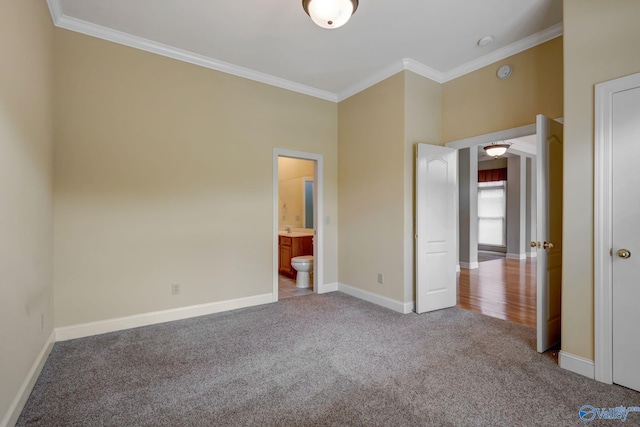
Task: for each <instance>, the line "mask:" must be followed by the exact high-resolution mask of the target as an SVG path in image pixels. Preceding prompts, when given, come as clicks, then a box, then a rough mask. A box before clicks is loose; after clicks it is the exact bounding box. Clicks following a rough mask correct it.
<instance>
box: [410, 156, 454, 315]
mask: <svg viewBox="0 0 640 427" xmlns="http://www.w3.org/2000/svg"><path fill="white" fill-rule="evenodd" d="M457 200H458V152H457V150H455V149H452V148H448V147H440V146H435V145H428V144H418V155H417V158H416V313H425V312H428V311H433V310H439V309H442V308H447V307H452V306H454V305H456V262H457V253H456V249H457V244H456V239H457V234H458V233H457V208H458V203H457Z"/></svg>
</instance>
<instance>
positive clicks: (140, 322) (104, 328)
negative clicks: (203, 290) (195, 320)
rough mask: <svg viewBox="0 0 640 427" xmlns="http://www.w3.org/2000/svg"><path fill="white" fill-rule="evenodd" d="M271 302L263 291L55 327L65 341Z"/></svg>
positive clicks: (60, 338) (60, 337)
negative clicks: (243, 296) (187, 305)
mask: <svg viewBox="0 0 640 427" xmlns="http://www.w3.org/2000/svg"><path fill="white" fill-rule="evenodd" d="M272 302H273V295H272V294H263V295H256V296H252V297H246V298H238V299H234V300H228V301H220V302H213V303H209V304H200V305H192V306H189V307H180V308H174V309H170V310H163V311H155V312H151V313H143V314H136V315H134V316H127V317H120V318H116V319H108V320H102V321H98V322H91V323H83V324H80V325H72V326H65V327H62V328H56V331H55V333H56V341H66V340H71V339H76V338H83V337H88V336H92V335H99V334H105V333H107V332H115V331H121V330H124V329H131V328H138V327H140V326H149V325H155V324H157V323H164V322H171V321H174V320H182V319H189V318H191V317H197V316H205V315H207V314H213V313H220V312H223V311H229V310H236V309H238V308H245V307H252V306H255V305H262V304H269V303H272Z"/></svg>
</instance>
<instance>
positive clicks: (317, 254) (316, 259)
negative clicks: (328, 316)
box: [272, 148, 324, 302]
mask: <svg viewBox="0 0 640 427" xmlns="http://www.w3.org/2000/svg"><path fill="white" fill-rule="evenodd" d="M278 157H290V158H294V159H301V160H312V161H314V162H315V167H314V168H313V169H314V176H313V178H314V181H315V185H314V190H315V191H314V195H313V198H314V200H313V204H314V207H313V208H314V210H315V218H316V220H315V229H316V233H315V237H314V239H313V242H314V243H313V292H315V293H318V291H319V289H320V287H321V286H322V284H324V276H323V266H324V255H323V252H324V221H322V220H321V218H324V166H323V156H322V154H315V153H305V152H303V151H294V150H287V149H284V148H274V149H273V268H272V270H273V291H272V295H273V298H272V301H273V302H276V301H278V267H279V266H278V215H279V209H278Z"/></svg>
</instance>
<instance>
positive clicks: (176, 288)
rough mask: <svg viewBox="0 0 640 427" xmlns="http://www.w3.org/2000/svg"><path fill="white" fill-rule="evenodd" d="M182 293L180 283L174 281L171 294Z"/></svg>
mask: <svg viewBox="0 0 640 427" xmlns="http://www.w3.org/2000/svg"><path fill="white" fill-rule="evenodd" d="M179 294H180V283H174V284H173V285H171V295H179Z"/></svg>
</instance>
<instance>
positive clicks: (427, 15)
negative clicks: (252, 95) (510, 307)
mask: <svg viewBox="0 0 640 427" xmlns="http://www.w3.org/2000/svg"><path fill="white" fill-rule="evenodd" d="M48 3H49V8H50V10H51V13H52V17H53V19H54V22H55V23H56V25H57V26H59V27H62V28H67V29H70V30H74V31H78V32H81V33H85V34H89V35H93V36H97V37H100V38H103V39H106V40H111V41H115V42H118V43H122V44H125V45H129V46H134V47H138V48H142V49H145V50H147V51H151V52H155V53H160V54H162V55H166V56H170V57H173V58H176V59H180V60H184V61H188V62H192V63H196V64H199V65H203V66H207V67H209V68H213V69H217V70H220V71H224V72H229V73H232V74H236V75H240V76H243V77H247V78H250V79H253V80H257V81H262V82H265V83H269V84H273V85H276V86H280V87H284V88H287V89H291V90H295V91H297V92H301V93H306V94H309V95H313V96H317V97H320V98H324V99H329V100H333V101H339V100H341V99H344V98H347V97H348V96H351V95H353V94H354V93H357V92H359V91H360V90H362V89H364V88H366V87H368V86H370V85H372V84H374V83H377V82H378V81H380V80H382V79H384V78H386V77H389V76H391V75H392V74H395V73H396V72H398V71H400V70H402V69H409V70H412V71H415V72H417V73H419V74H421V75H423V76H425V77H428V78H431V79H432V80H435V81H438V82H445V81H447V80H451V79H453V78H455V77H458V76H460V75H463V74H465V73H467V72H470V71H473V70H475V69H478V68H480V67H482V66H486V65H488V64H491V63H493V62H495V61H498V60H500V59H503V58H505V57H507V56H510V55H512V54H514V53H517V52H520V51H522V50H524V49H527V48H530V47H532V46H535V45H536V44H539V43H542V42H544V41H547V40H549V39H551V38H554V37H556V36H558V35H560V34H561V33H562V1H561V0H360V6H359V7H358V10H357V11H356V13H355V14H354V16H353V17H352V18H351V20H350V21H349V22H348V23H347V24H346V25H345V26H344V27H341V28H338V29H335V30H325V29H321V28H319V27H317V26H316V25H315V24H313V22H312V21H311V19H310V18H309V17H308V16H307V15H306V14H305V12H304V10H303V9H302V4H301V1H300V0H225V1H223V0H178V1H176V0H48ZM487 35H489V36H492V37H493V38H494V42H493V43H492V44H490V45H488V46H484V47H480V46H478V45H477V42H478V40H479V39H480V38H481V37H484V36H487Z"/></svg>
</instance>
